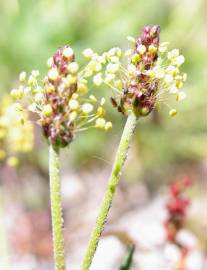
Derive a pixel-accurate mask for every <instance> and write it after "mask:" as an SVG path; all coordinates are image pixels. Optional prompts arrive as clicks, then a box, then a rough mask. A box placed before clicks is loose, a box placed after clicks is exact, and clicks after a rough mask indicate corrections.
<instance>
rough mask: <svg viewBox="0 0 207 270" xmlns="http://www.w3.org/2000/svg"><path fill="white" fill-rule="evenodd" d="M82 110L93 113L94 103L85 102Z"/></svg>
mask: <svg viewBox="0 0 207 270" xmlns="http://www.w3.org/2000/svg"><path fill="white" fill-rule="evenodd" d="M81 110H82V112H83V113H85V114H88V113H91V112H92V111H93V105H92V104H90V103H84V104H83V105H82V108H81Z"/></svg>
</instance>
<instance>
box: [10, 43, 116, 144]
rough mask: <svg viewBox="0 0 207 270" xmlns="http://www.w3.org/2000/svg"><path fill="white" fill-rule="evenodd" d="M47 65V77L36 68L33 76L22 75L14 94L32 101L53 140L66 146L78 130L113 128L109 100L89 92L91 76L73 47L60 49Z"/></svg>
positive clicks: (29, 107) (45, 131) (49, 136)
mask: <svg viewBox="0 0 207 270" xmlns="http://www.w3.org/2000/svg"><path fill="white" fill-rule="evenodd" d="M47 64H48V68H49V71H48V74H47V76H46V77H45V78H43V79H40V74H39V71H36V70H34V71H32V73H31V75H30V76H29V77H27V74H26V73H25V72H22V73H21V74H20V77H19V80H20V82H21V83H22V84H21V85H20V87H19V88H18V89H13V90H12V91H11V95H12V97H13V98H15V99H19V98H22V97H27V98H28V100H29V101H31V100H32V102H31V103H30V104H29V105H28V106H27V109H28V110H29V111H31V112H34V113H37V114H38V116H39V120H38V123H39V124H40V126H41V127H42V130H43V134H44V135H45V137H46V138H47V139H48V141H49V143H50V144H52V145H54V146H55V147H58V148H59V147H65V146H67V145H68V144H69V143H70V142H71V141H72V140H73V138H74V136H75V134H76V133H77V132H78V131H82V130H86V129H88V128H89V127H97V128H102V129H105V130H108V129H110V128H111V127H112V124H111V122H107V121H106V120H105V118H104V114H105V111H104V108H103V105H104V103H105V100H104V98H101V100H100V101H99V102H98V101H97V99H96V97H95V96H94V95H88V81H87V80H86V78H87V77H89V75H88V74H86V72H85V70H86V69H85V68H84V69H83V70H81V71H79V65H78V63H77V62H75V55H74V52H73V49H72V48H71V47H70V46H64V47H63V48H59V49H58V50H57V51H56V53H55V54H54V55H53V57H51V58H50V59H48V62H47ZM91 123H93V124H92V125H91Z"/></svg>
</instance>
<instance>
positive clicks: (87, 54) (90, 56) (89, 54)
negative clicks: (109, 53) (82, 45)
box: [83, 48, 94, 59]
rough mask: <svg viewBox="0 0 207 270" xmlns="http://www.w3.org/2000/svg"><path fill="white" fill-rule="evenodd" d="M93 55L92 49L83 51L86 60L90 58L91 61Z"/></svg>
mask: <svg viewBox="0 0 207 270" xmlns="http://www.w3.org/2000/svg"><path fill="white" fill-rule="evenodd" d="M93 54H94V53H93V50H92V49H90V48H87V49H85V50H84V51H83V56H85V57H86V58H89V59H90V58H92V56H93Z"/></svg>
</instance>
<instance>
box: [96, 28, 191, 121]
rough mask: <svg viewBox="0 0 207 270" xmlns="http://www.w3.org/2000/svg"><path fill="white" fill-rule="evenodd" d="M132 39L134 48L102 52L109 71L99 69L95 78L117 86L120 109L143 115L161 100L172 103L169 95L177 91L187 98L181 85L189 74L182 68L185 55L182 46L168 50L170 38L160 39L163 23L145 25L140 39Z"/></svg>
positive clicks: (116, 100) (179, 97) (116, 103)
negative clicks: (167, 40) (180, 48)
mask: <svg viewBox="0 0 207 270" xmlns="http://www.w3.org/2000/svg"><path fill="white" fill-rule="evenodd" d="M128 39H129V41H132V42H133V45H134V48H133V49H132V50H127V51H126V52H125V53H123V52H122V51H121V49H119V48H112V49H111V50H109V51H108V52H105V53H103V54H102V55H101V56H99V58H101V57H102V58H104V59H105V63H106V65H105V72H103V71H102V72H99V73H98V74H96V75H95V76H94V80H93V81H94V84H95V85H97V86H99V85H101V84H102V83H105V84H106V85H108V86H109V87H111V88H112V89H113V90H115V96H114V97H112V98H111V101H112V104H113V105H114V106H115V107H117V109H118V111H119V112H121V113H123V114H124V115H128V114H129V113H130V112H131V111H133V112H134V113H135V115H136V116H137V117H141V116H146V115H148V114H149V113H150V112H151V111H152V110H153V109H154V108H155V107H156V106H157V104H158V103H159V102H160V101H162V102H164V103H165V104H166V105H167V106H168V107H170V106H169V105H168V104H167V103H166V100H167V99H168V97H167V96H166V95H169V94H174V95H176V100H177V101H180V100H183V99H184V98H185V93H184V92H182V91H180V89H181V88H182V86H183V82H184V81H185V80H186V78H187V75H186V74H185V73H182V72H181V71H180V66H181V65H182V64H183V63H184V61H185V58H184V56H183V55H180V54H179V50H178V49H173V50H171V51H168V49H167V45H168V43H167V42H164V43H160V27H159V26H156V25H154V26H145V27H144V29H143V30H142V32H141V35H140V36H139V37H138V38H137V39H134V38H133V37H129V38H128ZM126 57H127V62H128V64H127V66H124V65H123V64H122V62H123V61H122V60H125V58H126ZM96 59H98V57H96ZM125 62H126V61H125ZM169 114H170V116H174V115H176V114H177V111H176V110H175V109H174V108H171V107H170V111H169Z"/></svg>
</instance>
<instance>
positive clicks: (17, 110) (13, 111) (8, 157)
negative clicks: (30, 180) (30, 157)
mask: <svg viewBox="0 0 207 270" xmlns="http://www.w3.org/2000/svg"><path fill="white" fill-rule="evenodd" d="M27 119H28V113H27V112H24V111H22V109H21V106H19V104H13V103H12V100H11V98H10V97H8V96H6V97H4V98H2V99H1V104H0V161H1V163H2V162H5V161H6V163H7V164H8V165H9V166H16V165H17V163H18V158H17V155H18V154H19V153H25V152H29V151H31V150H32V147H33V127H32V124H31V123H30V122H28V121H24V120H27Z"/></svg>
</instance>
